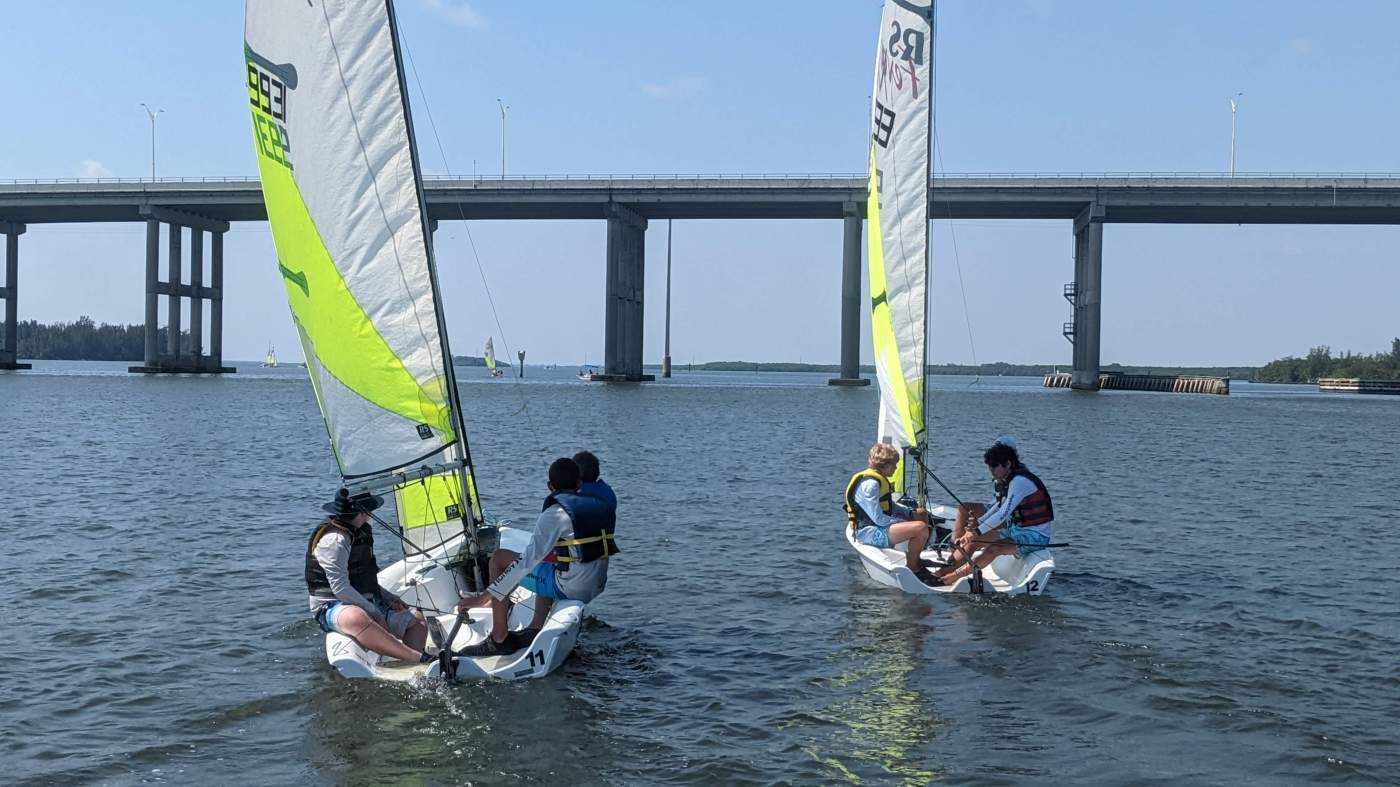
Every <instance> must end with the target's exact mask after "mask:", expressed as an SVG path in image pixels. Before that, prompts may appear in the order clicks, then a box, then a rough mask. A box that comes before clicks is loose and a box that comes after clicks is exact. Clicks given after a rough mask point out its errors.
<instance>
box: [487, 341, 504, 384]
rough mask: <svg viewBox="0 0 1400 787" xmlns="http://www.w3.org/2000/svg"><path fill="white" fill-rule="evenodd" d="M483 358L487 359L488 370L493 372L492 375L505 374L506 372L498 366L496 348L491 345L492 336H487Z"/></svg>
mask: <svg viewBox="0 0 1400 787" xmlns="http://www.w3.org/2000/svg"><path fill="white" fill-rule="evenodd" d="M482 358H484V359H486V370H487V371H488V372H490V373H491V376H492V377H502V376H504V375H505V372H503V371H501V370H500V369H498V368H496V348H495V347H492V346H491V337H490V336H488V337H486V349H485V350H484V351H483V355H482Z"/></svg>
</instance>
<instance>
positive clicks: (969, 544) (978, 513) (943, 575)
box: [935, 437, 1055, 585]
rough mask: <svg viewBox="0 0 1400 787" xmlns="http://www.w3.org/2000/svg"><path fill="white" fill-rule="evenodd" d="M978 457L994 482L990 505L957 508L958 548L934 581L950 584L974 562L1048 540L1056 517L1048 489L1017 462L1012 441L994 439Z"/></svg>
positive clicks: (1021, 553) (1022, 552) (983, 563)
mask: <svg viewBox="0 0 1400 787" xmlns="http://www.w3.org/2000/svg"><path fill="white" fill-rule="evenodd" d="M982 460H983V461H984V462H985V463H986V465H987V470H988V471H989V472H990V473H991V474H992V480H993V482H994V483H995V484H996V486H997V500H996V502H995V503H993V504H992V507H991V508H990V509H987V508H986V507H985V506H982V505H980V504H978V503H968V504H965V505H963V506H962V507H960V508H959V509H958V518H957V522H956V524H955V526H954V530H953V540H954V541H955V542H956V544H957V548H956V549H954V550H953V552H952V554H951V556H950V560H949V565H948V566H947V567H946V568H943V569H941V570H939V571H938V572H937V573H936V574H935V577H936V583H935V584H938V585H952V584H953V583H955V582H957V581H958V580H959V579H962V578H963V577H965V576H967V575H968V574H971V573H972V569H973V565H974V564H976V567H977V568H979V569H982V568H986V567H987V566H988V565H990V564H991V562H992V561H993V560H995V559H997V558H998V557H1001V556H1002V555H1015V556H1017V557H1025V556H1026V555H1029V554H1031V553H1032V552H1035V551H1037V550H1040V549H1043V548H1044V547H1045V545H1046V544H1049V543H1050V527H1051V525H1053V524H1054V522H1055V506H1054V504H1053V503H1052V502H1051V500H1050V490H1048V489H1046V488H1045V484H1044V482H1042V481H1041V480H1040V478H1039V477H1037V476H1036V475H1035V474H1034V473H1032V472H1031V471H1030V470H1029V469H1028V468H1027V467H1026V466H1025V465H1023V464H1021V457H1020V455H1019V454H1018V453H1017V452H1016V448H1015V442H1014V441H1012V440H1011V439H1010V438H1007V437H999V438H997V442H996V443H995V444H993V445H992V447H991V448H988V449H987V450H986V452H985V453H984V454H983V455H982ZM979 550H980V551H979ZM973 555H976V556H975V557H972V556H973ZM969 558H971V559H969Z"/></svg>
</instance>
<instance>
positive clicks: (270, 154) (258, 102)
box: [244, 48, 297, 169]
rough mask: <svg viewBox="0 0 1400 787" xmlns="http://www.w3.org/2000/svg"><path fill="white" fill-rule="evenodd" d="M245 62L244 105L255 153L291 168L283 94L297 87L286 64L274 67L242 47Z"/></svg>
mask: <svg viewBox="0 0 1400 787" xmlns="http://www.w3.org/2000/svg"><path fill="white" fill-rule="evenodd" d="M244 53H245V54H246V56H247V61H248V103H250V104H252V106H253V136H254V138H255V139H256V140H257V142H258V153H260V154H261V155H263V156H264V157H266V158H268V159H269V160H271V161H275V162H276V163H278V164H281V165H282V166H284V167H286V168H287V169H291V168H292V159H291V153H292V142H291V137H289V136H288V135H287V95H288V91H291V90H295V89H296V86H297V71H296V68H295V67H294V66H292V65H291V64H290V63H282V64H276V63H273V62H272V61H270V60H268V59H267V58H265V57H262V56H261V55H259V54H257V53H256V52H254V51H253V50H252V49H249V48H245V50H244Z"/></svg>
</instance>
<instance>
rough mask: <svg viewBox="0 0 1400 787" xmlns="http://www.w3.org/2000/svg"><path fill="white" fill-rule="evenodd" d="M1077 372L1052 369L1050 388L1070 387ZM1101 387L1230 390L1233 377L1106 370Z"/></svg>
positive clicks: (1202, 391) (1195, 391)
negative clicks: (1131, 372) (1128, 372)
mask: <svg viewBox="0 0 1400 787" xmlns="http://www.w3.org/2000/svg"><path fill="white" fill-rule="evenodd" d="M1073 379H1074V378H1073V375H1071V374H1070V373H1069V372H1052V373H1051V374H1047V375H1045V387H1046V388H1069V387H1070V381H1071V380H1073ZM1099 388H1100V389H1102V390H1105V391H1161V392H1163V393H1191V394H1220V395H1222V396H1228V395H1229V393H1230V378H1229V377H1197V376H1194V375H1185V374H1122V373H1119V372H1104V373H1102V374H1100V375H1099Z"/></svg>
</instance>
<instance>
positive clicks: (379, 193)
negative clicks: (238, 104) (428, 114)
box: [244, 0, 481, 551]
mask: <svg viewBox="0 0 1400 787" xmlns="http://www.w3.org/2000/svg"><path fill="white" fill-rule="evenodd" d="M245 26H246V27H245V44H244V57H245V60H246V63H247V68H246V74H247V88H248V98H249V101H250V103H251V105H252V116H253V137H254V141H255V148H256V150H257V160H258V171H259V174H260V176H261V178H262V190H263V198H264V201H265V202H266V205H267V217H268V222H269V223H270V224H271V226H272V236H273V241H274V243H275V245H276V248H277V258H278V259H277V268H278V271H279V272H280V273H281V275H282V279H283V283H284V285H285V286H286V291H287V301H288V303H289V304H290V306H291V310H292V317H293V319H294V320H295V322H296V326H297V330H298V332H299V334H300V338H301V343H302V349H303V351H304V353H305V356H306V368H307V371H308V373H309V374H310V376H311V382H312V385H313V387H314V388H315V392H316V400H317V402H318V403H319V404H320V407H321V414H322V416H323V417H324V419H325V422H326V431H327V432H328V433H329V435H330V441H331V448H332V450H333V451H334V453H335V458H336V462H337V463H338V464H339V467H340V474H341V476H342V477H343V478H345V479H347V480H356V481H357V482H358V483H360V484H362V485H365V486H367V487H371V488H387V487H389V486H396V487H397V488H396V490H395V499H396V501H397V502H398V504H399V512H398V513H399V524H400V526H401V527H404V528H406V529H410V530H411V529H414V528H421V527H423V526H425V525H429V524H434V525H436V524H442V523H447V522H451V521H453V520H458V521H460V522H461V523H462V525H463V526H465V527H466V528H467V531H468V534H469V535H471V536H472V541H473V542H474V541H475V538H474V534H475V527H474V526H475V524H476V523H478V522H480V518H481V517H480V505H479V504H478V501H477V498H476V489H475V483H474V481H473V478H472V470H471V464H470V455H469V453H468V452H467V450H466V443H465V439H466V438H465V435H464V433H463V430H462V418H461V408H460V403H459V401H458V394H457V389H456V384H455V378H454V375H453V371H452V367H451V364H450V358H451V353H450V351H449V349H448V343H447V337H446V326H445V324H444V322H443V317H442V307H441V299H440V297H439V294H438V291H437V282H436V272H435V268H434V263H433V256H432V248H431V244H430V242H429V233H428V229H427V221H426V211H425V207H424V206H425V203H424V200H423V193H422V182H421V177H420V176H419V170H418V162H417V157H416V153H415V150H414V146H413V133H412V124H411V122H410V116H409V109H408V96H407V91H406V90H405V88H404V82H403V78H402V66H401V64H400V58H399V53H398V46H397V42H396V39H395V30H394V15H393V6H392V3H391V2H388V1H387V0H308V1H304V2H301V1H299V2H285V1H284V0H248V3H247V16H246V20H245ZM421 467H428V468H429V470H417V468H421ZM409 470H414V471H416V472H406V471H409ZM394 473H400V474H401V475H399V476H397V477H395V476H392V475H391V474H394ZM405 476H407V477H408V478H411V480H408V481H407V482H405ZM395 481H397V483H395ZM464 486H465V487H466V488H467V490H468V497H467V499H468V502H469V507H464V506H463V504H462V494H461V490H462V488H463V487H464ZM434 530H436V528H434ZM456 532H457V533H460V532H461V528H460V527H458V528H457V529H456ZM420 535H421V534H420ZM414 540H415V541H418V542H419V543H436V542H437V541H439V540H441V539H440V538H434V539H431V540H428V539H423V538H416V539H414ZM474 547H475V544H474V543H473V551H474Z"/></svg>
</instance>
